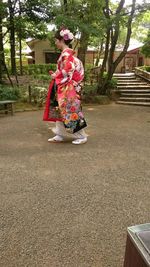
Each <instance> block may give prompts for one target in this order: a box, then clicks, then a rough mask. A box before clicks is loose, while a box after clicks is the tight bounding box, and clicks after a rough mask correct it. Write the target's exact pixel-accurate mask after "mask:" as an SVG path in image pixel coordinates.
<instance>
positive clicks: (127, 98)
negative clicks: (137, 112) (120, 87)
mask: <svg viewBox="0 0 150 267" xmlns="http://www.w3.org/2000/svg"><path fill="white" fill-rule="evenodd" d="M119 100H121V101H122V100H123V101H134V102H137V101H139V102H150V98H148V97H126V96H121V97H120V98H119Z"/></svg>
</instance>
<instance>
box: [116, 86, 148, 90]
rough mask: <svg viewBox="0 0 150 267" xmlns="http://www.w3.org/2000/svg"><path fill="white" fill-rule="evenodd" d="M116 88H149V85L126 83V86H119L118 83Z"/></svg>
mask: <svg viewBox="0 0 150 267" xmlns="http://www.w3.org/2000/svg"><path fill="white" fill-rule="evenodd" d="M117 89H141V90H142V89H150V85H138V86H136V85H126V86H121V85H118V86H117Z"/></svg>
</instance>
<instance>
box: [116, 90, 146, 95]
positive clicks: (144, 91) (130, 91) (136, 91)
mask: <svg viewBox="0 0 150 267" xmlns="http://www.w3.org/2000/svg"><path fill="white" fill-rule="evenodd" d="M118 91H119V92H123V93H133V94H134V93H150V89H142V90H140V89H118Z"/></svg>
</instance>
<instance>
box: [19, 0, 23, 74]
mask: <svg viewBox="0 0 150 267" xmlns="http://www.w3.org/2000/svg"><path fill="white" fill-rule="evenodd" d="M19 17H21V3H20V0H19ZM18 39H19V62H20V75H23V70H22V32H21V25H20V26H19V34H18Z"/></svg>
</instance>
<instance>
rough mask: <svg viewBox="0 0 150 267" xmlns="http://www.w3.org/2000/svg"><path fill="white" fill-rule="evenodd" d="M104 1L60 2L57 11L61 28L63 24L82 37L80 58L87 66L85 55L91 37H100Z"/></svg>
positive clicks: (57, 19) (56, 17)
mask: <svg viewBox="0 0 150 267" xmlns="http://www.w3.org/2000/svg"><path fill="white" fill-rule="evenodd" d="M103 2H104V0H87V1H81V0H76V1H75V0H72V1H69V4H68V2H67V1H60V4H61V5H60V6H57V8H56V10H55V16H54V19H55V23H56V25H57V27H58V28H59V27H60V26H61V25H62V24H63V25H65V26H67V27H69V29H71V30H72V31H73V32H74V33H78V35H79V36H80V40H79V49H78V57H79V58H80V59H81V61H82V62H83V65H84V64H85V55H86V51H87V47H88V45H89V43H90V37H91V36H95V37H96V36H98V34H99V31H100V27H99V25H98V24H99V21H100V17H101V13H102V7H103Z"/></svg>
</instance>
